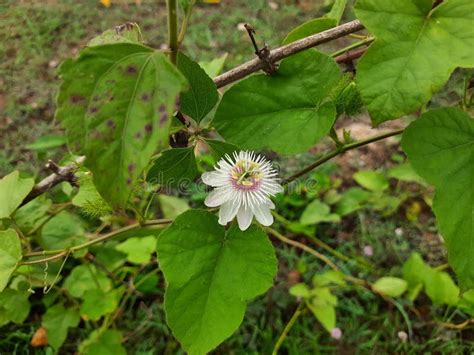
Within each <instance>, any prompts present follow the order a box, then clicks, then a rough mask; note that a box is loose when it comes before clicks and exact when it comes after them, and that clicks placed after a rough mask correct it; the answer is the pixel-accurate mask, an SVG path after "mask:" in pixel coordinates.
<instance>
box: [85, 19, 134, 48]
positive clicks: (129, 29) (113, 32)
mask: <svg viewBox="0 0 474 355" xmlns="http://www.w3.org/2000/svg"><path fill="white" fill-rule="evenodd" d="M112 43H137V44H139V43H143V38H142V32H141V31H140V26H138V24H137V23H134V22H127V23H125V24H123V25H120V26H115V28H112V29H109V30H106V31H104V32H102V34H100V35H99V36H97V37H94V38H92V39H91V40H90V41H89V43H87V46H88V47H93V46H100V45H103V44H112Z"/></svg>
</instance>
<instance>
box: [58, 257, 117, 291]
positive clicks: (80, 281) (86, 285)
mask: <svg viewBox="0 0 474 355" xmlns="http://www.w3.org/2000/svg"><path fill="white" fill-rule="evenodd" d="M63 286H64V288H65V289H66V290H68V291H69V293H70V294H71V295H72V296H74V297H83V296H84V293H85V292H86V291H87V290H91V289H98V288H100V289H101V290H103V291H109V290H110V289H111V288H112V282H111V281H110V279H109V278H107V275H105V273H104V272H103V271H101V270H98V269H97V268H96V267H95V266H94V265H92V264H83V265H79V266H76V267H75V268H74V269H73V270H72V272H71V274H70V275H69V276H68V277H67V278H66V280H65V281H64V284H63Z"/></svg>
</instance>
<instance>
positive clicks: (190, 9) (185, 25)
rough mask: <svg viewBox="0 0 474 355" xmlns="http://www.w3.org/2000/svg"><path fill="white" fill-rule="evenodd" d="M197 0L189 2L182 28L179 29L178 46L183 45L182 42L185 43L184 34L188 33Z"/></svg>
mask: <svg viewBox="0 0 474 355" xmlns="http://www.w3.org/2000/svg"><path fill="white" fill-rule="evenodd" d="M195 2H196V0H192V1H191V2H190V3H189V7H188V9H187V10H186V15H185V16H184V20H183V23H182V24H181V30H180V31H179V35H178V48H179V46H181V43H183V41H184V36H185V35H186V31H187V29H188V24H189V20H190V19H191V14H192V13H193V7H194V4H195Z"/></svg>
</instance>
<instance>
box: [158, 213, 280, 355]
mask: <svg viewBox="0 0 474 355" xmlns="http://www.w3.org/2000/svg"><path fill="white" fill-rule="evenodd" d="M158 260H159V263H160V267H161V269H162V271H163V273H164V276H165V278H166V281H167V284H168V287H167V290H166V294H165V310H166V316H167V322H168V325H169V326H170V328H171V329H172V331H173V333H174V335H175V336H176V338H178V340H179V341H180V342H181V344H182V346H183V348H184V349H185V350H186V351H187V352H188V353H190V354H203V353H206V352H208V351H210V350H212V349H213V348H215V347H216V346H217V345H218V344H219V343H221V342H222V341H223V340H224V339H226V338H228V337H229V336H230V335H231V334H232V333H233V332H234V331H235V330H236V329H237V328H238V326H239V324H240V323H241V322H242V320H243V317H244V313H245V307H246V303H247V301H248V300H250V299H252V298H254V297H255V296H258V295H260V294H262V293H263V292H265V291H266V290H267V289H268V288H269V287H271V286H272V283H273V277H274V276H275V274H276V266H277V264H276V258H275V252H274V250H273V247H272V245H271V243H270V241H269V240H268V238H267V236H266V235H265V233H264V232H263V231H262V230H261V229H260V228H259V227H257V226H255V225H253V226H251V227H250V228H249V229H248V230H247V231H245V232H242V231H240V230H239V229H238V227H237V226H236V225H235V224H234V225H233V226H232V227H231V228H230V229H229V230H228V231H226V230H225V228H224V227H223V226H221V225H220V224H219V223H218V222H217V218H216V217H215V216H214V215H213V214H211V213H209V212H206V211H202V210H190V211H187V212H185V213H183V214H181V215H180V216H178V218H176V220H175V221H174V223H173V224H172V225H171V226H170V227H168V229H166V230H165V231H163V232H162V234H161V235H160V237H159V239H158Z"/></svg>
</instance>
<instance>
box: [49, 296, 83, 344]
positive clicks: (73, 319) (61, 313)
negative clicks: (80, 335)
mask: <svg viewBox="0 0 474 355" xmlns="http://www.w3.org/2000/svg"><path fill="white" fill-rule="evenodd" d="M79 320H80V318H79V313H78V312H77V310H75V309H72V308H68V309H66V308H64V306H63V305H61V304H56V305H54V306H52V307H50V308H48V309H47V311H46V313H45V314H44V315H43V321H42V325H43V327H44V328H46V336H47V337H48V344H49V345H51V346H52V347H53V349H54V350H56V351H58V350H59V348H60V347H61V345H63V343H64V341H65V340H66V338H67V332H68V330H69V328H74V327H77V325H78V324H79Z"/></svg>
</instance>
